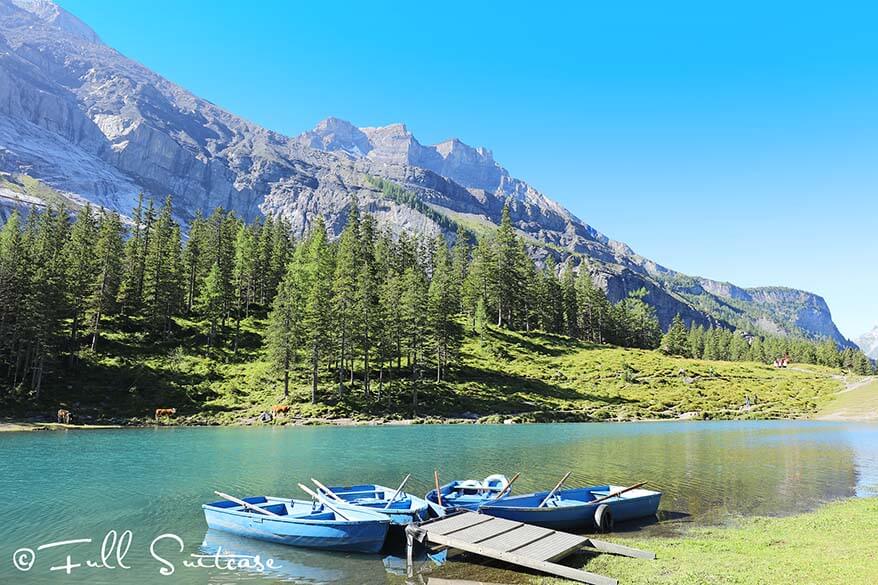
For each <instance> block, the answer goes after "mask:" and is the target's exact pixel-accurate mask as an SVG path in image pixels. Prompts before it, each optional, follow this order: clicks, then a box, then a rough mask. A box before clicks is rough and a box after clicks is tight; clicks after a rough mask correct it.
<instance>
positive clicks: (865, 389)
mask: <svg viewBox="0 0 878 585" xmlns="http://www.w3.org/2000/svg"><path fill="white" fill-rule="evenodd" d="M838 379H839V380H841V381H842V382H844V384H845V387H844V389H843V390H840V391H839V392H838V393H837V394H836V395H835V399H834V400H833V401H832V402H830V403H829V404H827V405H826V406H825V407H823V409H822V410H821V411H820V412H818V413H817V415H816V416H815V417H814V418H816V419H818V420H839V421H875V422H878V378H876V377H875V376H867V377H865V378H859V377H858V378H857V379H856V380H850V381H849V380H848V379H847V378H845V377H843V376H838Z"/></svg>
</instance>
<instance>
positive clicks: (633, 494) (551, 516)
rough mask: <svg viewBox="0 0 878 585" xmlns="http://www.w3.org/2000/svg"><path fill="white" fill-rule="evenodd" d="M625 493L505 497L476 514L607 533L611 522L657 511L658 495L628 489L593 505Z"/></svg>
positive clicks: (607, 488) (593, 490)
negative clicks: (543, 502) (542, 503)
mask: <svg viewBox="0 0 878 585" xmlns="http://www.w3.org/2000/svg"><path fill="white" fill-rule="evenodd" d="M621 490H625V488H623V487H620V486H613V485H601V486H594V487H584V488H574V489H566V490H560V491H558V492H556V493H555V495H554V496H552V497H551V498H549V501H548V502H546V504H545V505H543V506H540V503H541V502H542V501H543V500H544V499H545V498H546V496H547V495H549V492H548V491H545V492H537V493H533V494H527V495H523V496H506V497H504V498H501V499H499V500H497V501H496V502H489V503H487V504H483V505H482V506H480V507H479V511H480V512H482V513H484V514H490V515H491V516H496V517H498V518H506V519H507V520H515V521H517V522H525V523H527V524H536V525H537V526H545V527H546V528H554V529H556V530H599V531H601V532H609V531H610V530H612V527H613V523H614V522H623V521H625V520H634V519H636V518H646V517H648V516H654V515H655V514H656V512H657V511H658V506H659V501H660V500H661V497H662V494H661V492H654V491H651V490H645V489H630V490H628V491H625V492H624V493H622V494H619V495H618V496H614V497H612V498H609V499H605V500H603V501H600V502H596V501H595V500H598V499H600V498H602V497H606V496H608V495H610V494H613V493H616V492H619V491H621Z"/></svg>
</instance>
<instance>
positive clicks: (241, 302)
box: [232, 223, 256, 353]
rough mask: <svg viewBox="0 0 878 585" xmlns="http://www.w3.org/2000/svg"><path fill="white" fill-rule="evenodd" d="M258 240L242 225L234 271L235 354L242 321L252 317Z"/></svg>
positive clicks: (250, 229)
mask: <svg viewBox="0 0 878 585" xmlns="http://www.w3.org/2000/svg"><path fill="white" fill-rule="evenodd" d="M255 266H256V240H255V238H254V235H253V231H252V228H251V226H248V225H246V224H243V223H242V224H241V225H240V226H239V227H238V233H237V235H236V236H235V263H234V266H233V269H232V280H233V284H234V307H235V342H234V352H235V353H237V352H238V338H239V336H240V333H241V319H246V318H247V317H249V316H250V303H251V302H252V301H253V297H254V294H255V283H254V280H253V278H254V276H255Z"/></svg>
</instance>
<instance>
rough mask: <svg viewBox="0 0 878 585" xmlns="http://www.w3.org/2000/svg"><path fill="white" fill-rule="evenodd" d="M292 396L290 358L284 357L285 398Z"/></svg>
mask: <svg viewBox="0 0 878 585" xmlns="http://www.w3.org/2000/svg"><path fill="white" fill-rule="evenodd" d="M289 395H290V356H289V353H288V354H287V355H285V356H284V398H288V397H289Z"/></svg>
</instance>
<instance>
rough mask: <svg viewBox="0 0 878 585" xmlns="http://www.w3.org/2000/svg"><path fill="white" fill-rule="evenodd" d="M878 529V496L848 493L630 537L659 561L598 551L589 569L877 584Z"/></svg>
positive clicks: (635, 577) (627, 579) (740, 584)
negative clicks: (849, 496)
mask: <svg viewBox="0 0 878 585" xmlns="http://www.w3.org/2000/svg"><path fill="white" fill-rule="evenodd" d="M876 534H878V499H876V498H869V499H858V500H848V501H844V502H840V503H835V504H830V505H827V506H824V507H823V508H821V509H819V510H817V511H816V512H811V513H808V514H802V515H799V516H792V517H787V518H753V519H748V520H743V521H741V522H740V523H739V524H738V525H737V526H735V527H732V528H701V529H694V530H692V531H690V532H688V533H687V534H686V536H685V537H683V538H661V537H655V538H647V539H631V540H630V541H629V540H627V539H626V540H625V544H630V545H631V546H636V547H640V548H645V549H649V550H653V551H655V553H656V555H657V560H655V561H644V560H634V559H625V558H621V557H612V556H610V555H599V556H596V557H592V558H590V559H589V560H588V561H587V562H585V563H584V568H585V569H586V570H589V571H593V572H596V573H600V574H603V575H609V576H612V577H615V578H617V579H619V582H620V583H622V584H624V585H641V584H643V585H646V584H649V585H657V584H662V583H668V584H672V583H673V584H674V585H686V584H691V585H695V584H699V585H701V584H710V585H723V584H730V585H731V584H735V585H750V584H752V585H766V584H771V585H786V584H788V585H807V584H815V585H816V584H821V585H831V584H838V585H842V584H844V585H855V584H862V585H871V584H873V583H875V582H876V578H878V551H876V549H875V542H874V536H875V535H876ZM564 582H565V583H566V581H564ZM536 583H540V584H541V585H549V584H552V585H554V584H555V583H559V584H560V583H562V581H558V580H554V579H545V578H538V579H537V580H536Z"/></svg>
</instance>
